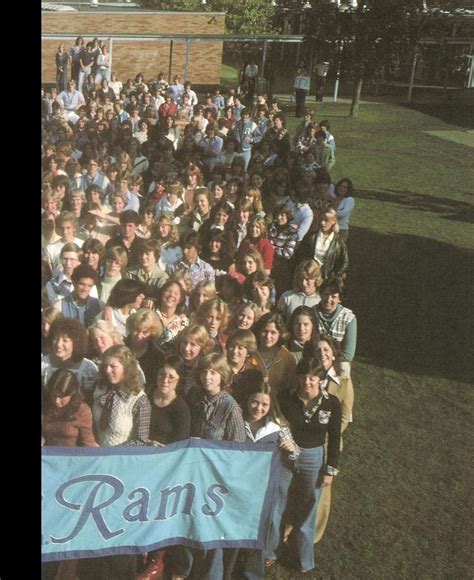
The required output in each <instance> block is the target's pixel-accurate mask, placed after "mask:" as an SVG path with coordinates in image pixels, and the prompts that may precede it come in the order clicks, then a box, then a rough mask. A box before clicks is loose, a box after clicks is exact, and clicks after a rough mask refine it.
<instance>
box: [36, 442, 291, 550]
mask: <svg viewBox="0 0 474 580" xmlns="http://www.w3.org/2000/svg"><path fill="white" fill-rule="evenodd" d="M279 469H280V458H279V454H278V451H277V450H276V445H275V444H270V443H269V444H254V443H235V442H229V441H208V440H204V439H187V440H185V441H180V442H178V443H173V444H171V445H168V446H166V447H164V448H155V447H135V446H130V447H127V446H122V447H102V448H84V447H82V448H80V447H77V448H71V447H43V448H42V559H43V561H50V560H69V559H77V558H89V557H98V556H107V555H111V554H140V553H143V552H149V551H151V550H155V549H158V548H162V547H165V546H171V545H175V544H183V545H186V546H191V547H195V548H200V549H204V550H208V549H212V548H217V547H224V548H231V547H234V548H236V547H240V548H257V549H262V548H264V547H265V542H266V535H267V531H268V527H269V523H270V516H271V512H272V509H273V504H274V501H275V499H276V491H277V484H278V475H279Z"/></svg>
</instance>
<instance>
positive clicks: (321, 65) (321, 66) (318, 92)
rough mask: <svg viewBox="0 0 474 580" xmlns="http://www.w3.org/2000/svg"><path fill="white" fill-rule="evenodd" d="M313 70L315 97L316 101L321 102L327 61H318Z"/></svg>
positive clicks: (327, 66)
mask: <svg viewBox="0 0 474 580" xmlns="http://www.w3.org/2000/svg"><path fill="white" fill-rule="evenodd" d="M314 70H315V71H316V83H315V97H316V101H318V102H319V103H322V102H323V91H324V83H325V82H326V75H327V74H328V70H329V63H328V62H327V61H323V62H318V63H317V64H316V66H315V67H314Z"/></svg>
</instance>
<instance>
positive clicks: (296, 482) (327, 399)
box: [278, 358, 341, 572]
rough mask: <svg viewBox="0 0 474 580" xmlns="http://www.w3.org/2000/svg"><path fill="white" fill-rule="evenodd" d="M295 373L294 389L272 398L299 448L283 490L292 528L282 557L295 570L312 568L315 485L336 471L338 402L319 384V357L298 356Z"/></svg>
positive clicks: (322, 373)
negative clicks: (287, 487) (286, 492)
mask: <svg viewBox="0 0 474 580" xmlns="http://www.w3.org/2000/svg"><path fill="white" fill-rule="evenodd" d="M296 374H297V378H298V387H297V389H296V390H291V391H290V390H288V389H284V390H283V391H281V393H280V394H279V397H278V402H279V403H280V406H281V410H282V412H283V414H284V415H285V417H286V418H287V420H288V422H289V424H290V427H291V431H292V433H293V437H294V439H295V441H296V443H297V445H298V446H299V447H300V449H301V453H300V455H299V457H298V459H297V460H296V462H295V474H294V477H293V482H292V486H291V489H290V492H289V496H290V497H292V498H293V501H292V502H291V504H292V506H291V507H292V519H293V529H292V531H291V534H290V536H289V538H288V548H289V554H288V556H289V559H291V560H292V561H293V563H294V566H295V568H297V569H298V570H299V571H300V572H309V571H310V570H313V569H314V566H315V562H314V546H313V542H314V530H315V526H316V511H317V507H318V502H319V497H320V494H321V488H322V487H323V486H327V485H331V484H332V481H333V478H334V476H335V475H336V474H337V472H338V469H337V464H338V461H339V453H340V441H341V403H340V402H339V399H338V398H337V397H336V396H334V395H331V394H329V393H328V392H327V390H326V388H325V386H324V382H323V381H324V379H325V378H326V370H325V369H324V367H323V366H322V365H321V364H320V363H319V358H311V359H307V358H303V359H302V360H301V361H300V362H299V363H298V366H297V367H296ZM326 437H327V453H326V457H325V453H324V443H325V440H326Z"/></svg>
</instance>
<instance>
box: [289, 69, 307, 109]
mask: <svg viewBox="0 0 474 580" xmlns="http://www.w3.org/2000/svg"><path fill="white" fill-rule="evenodd" d="M310 84H311V77H310V76H309V73H308V71H307V69H306V67H305V66H300V68H299V69H298V70H297V72H296V77H295V82H294V84H293V89H294V91H295V103H296V113H295V117H298V118H299V117H302V116H303V113H304V106H305V101H306V96H307V94H308V93H309V87H310Z"/></svg>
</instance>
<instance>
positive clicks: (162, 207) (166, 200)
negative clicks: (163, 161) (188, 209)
mask: <svg viewBox="0 0 474 580" xmlns="http://www.w3.org/2000/svg"><path fill="white" fill-rule="evenodd" d="M183 189H184V188H183V184H182V183H181V181H179V180H178V179H176V180H174V181H170V182H168V183H166V185H165V195H164V196H163V197H162V198H161V199H160V201H159V202H158V203H157V204H156V205H155V218H159V217H160V216H161V215H162V214H171V215H172V216H173V223H175V224H179V223H180V221H181V220H180V218H179V216H177V215H176V210H177V209H178V208H179V207H180V206H181V205H183V203H184V202H183V200H182V199H181V194H182V193H183Z"/></svg>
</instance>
